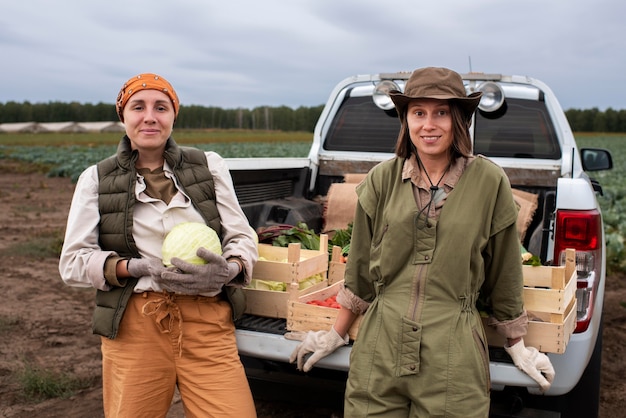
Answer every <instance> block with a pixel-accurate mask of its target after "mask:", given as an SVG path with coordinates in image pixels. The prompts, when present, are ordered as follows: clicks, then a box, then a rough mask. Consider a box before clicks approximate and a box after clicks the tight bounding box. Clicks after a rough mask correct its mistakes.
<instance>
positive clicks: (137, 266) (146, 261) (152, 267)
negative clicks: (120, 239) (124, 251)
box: [126, 258, 167, 281]
mask: <svg viewBox="0 0 626 418" xmlns="http://www.w3.org/2000/svg"><path fill="white" fill-rule="evenodd" d="M126 269H127V270H128V274H130V275H131V276H132V277H136V278H141V277H146V276H148V277H151V278H152V279H153V280H155V281H156V280H160V279H161V273H163V272H164V271H166V270H167V267H165V266H164V265H163V262H162V261H161V260H158V259H156V258H131V259H130V260H128V263H127V264H126Z"/></svg>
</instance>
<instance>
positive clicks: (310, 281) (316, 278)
mask: <svg viewBox="0 0 626 418" xmlns="http://www.w3.org/2000/svg"><path fill="white" fill-rule="evenodd" d="M323 280H324V276H323V275H322V273H317V274H315V275H313V276H311V277H307V278H306V279H304V280H302V281H301V282H300V283H298V288H299V289H300V290H303V289H306V288H308V287H311V286H313V285H315V284H317V283H319V282H321V281H323Z"/></svg>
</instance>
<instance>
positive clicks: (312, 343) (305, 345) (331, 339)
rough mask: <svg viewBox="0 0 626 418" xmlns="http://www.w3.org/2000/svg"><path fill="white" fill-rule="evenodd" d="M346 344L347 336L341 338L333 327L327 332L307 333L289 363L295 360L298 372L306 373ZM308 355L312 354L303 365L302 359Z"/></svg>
mask: <svg viewBox="0 0 626 418" xmlns="http://www.w3.org/2000/svg"><path fill="white" fill-rule="evenodd" d="M346 344H348V335H346V336H345V337H343V338H342V337H341V335H339V334H338V333H337V331H335V328H334V327H331V328H330V330H329V331H309V332H308V333H307V334H306V336H305V337H304V340H303V341H302V342H301V343H300V344H298V346H297V347H296V349H295V350H293V353H291V356H290V357H289V362H290V363H293V362H294V361H296V359H297V360H298V363H297V368H298V370H302V371H304V372H308V371H309V370H311V368H313V365H314V364H315V363H317V362H318V361H319V360H320V359H321V358H323V357H326V356H327V355H329V354H330V353H332V352H333V351H335V350H336V349H338V348H339V347H341V346H344V345H346ZM308 353H313V354H312V355H311V357H309V359H308V360H307V361H306V363H305V362H304V357H305V356H306V355H307V354H308Z"/></svg>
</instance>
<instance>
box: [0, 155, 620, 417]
mask: <svg viewBox="0 0 626 418" xmlns="http://www.w3.org/2000/svg"><path fill="white" fill-rule="evenodd" d="M20 167H21V166H19V165H17V164H14V163H10V162H7V161H5V160H0V266H1V267H0V292H1V295H2V303H0V417H5V418H26V417H28V418H31V417H64V418H73V417H76V418H83V417H90V418H92V417H96V418H97V417H102V408H101V403H102V391H101V389H102V387H101V383H100V377H101V370H100V367H101V362H100V350H99V338H98V337H96V336H94V335H92V334H91V324H90V322H91V312H92V306H93V291H92V290H88V289H76V288H70V287H68V286H66V285H65V284H64V283H63V282H62V281H61V279H60V277H59V273H58V268H57V267H58V264H57V258H55V256H53V255H49V254H46V253H45V250H46V248H51V247H54V246H55V245H59V244H60V241H61V239H62V234H63V230H64V227H65V221H66V216H67V211H68V209H69V204H70V200H71V196H72V193H73V188H74V187H73V184H72V183H71V182H70V180H68V179H64V178H47V177H45V176H44V175H41V174H33V173H23V172H20V171H21V169H20ZM39 246H41V247H44V248H43V249H42V250H41V254H40V255H35V256H33V255H32V254H26V255H24V254H25V250H24V248H31V249H32V248H36V247H39ZM29 251H31V252H32V250H29ZM604 316H605V328H604V349H603V367H602V386H601V398H602V399H601V407H600V416H601V417H602V418H614V417H621V416H624V415H623V414H624V411H625V410H626V383H625V382H624V380H625V378H626V367H625V365H626V277H623V276H613V277H608V279H607V285H606V297H605V304H604ZM25 367H31V368H36V369H42V370H52V371H55V372H60V373H66V374H67V375H71V376H74V377H76V378H78V379H80V381H81V382H84V388H83V389H80V390H78V391H77V392H76V393H75V394H74V395H72V396H71V397H69V398H53V399H48V400H40V401H37V400H33V399H29V398H28V397H27V396H25V395H24V393H23V391H22V389H21V387H22V386H21V384H20V380H19V379H18V376H20V373H21V372H22V371H23V370H24V369H25ZM257 405H258V414H259V418H265V417H303V418H305V417H315V416H317V417H324V416H326V417H331V416H333V412H332V411H330V410H326V409H323V408H320V409H315V408H311V407H310V406H298V405H289V404H282V403H275V402H266V401H264V400H261V399H257ZM335 416H338V415H336V414H335ZM168 417H169V418H179V417H183V412H182V405H181V403H180V401H179V400H176V399H175V400H174V402H173V405H172V409H171V410H170V413H169V415H168Z"/></svg>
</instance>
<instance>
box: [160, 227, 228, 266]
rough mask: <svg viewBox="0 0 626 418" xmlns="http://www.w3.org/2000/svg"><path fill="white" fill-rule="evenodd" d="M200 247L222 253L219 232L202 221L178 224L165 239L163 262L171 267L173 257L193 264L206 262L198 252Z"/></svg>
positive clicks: (162, 250)
mask: <svg viewBox="0 0 626 418" xmlns="http://www.w3.org/2000/svg"><path fill="white" fill-rule="evenodd" d="M200 247H204V248H206V249H207V250H209V251H211V252H214V253H215V254H218V255H222V243H221V242H220V238H219V236H218V235H217V232H215V230H213V229H212V228H211V227H209V226H208V225H205V224H203V223H200V222H183V223H181V224H178V225H176V226H175V227H174V228H172V230H171V231H170V232H169V233H168V234H167V236H166V237H165V239H164V240H163V247H162V249H161V252H162V257H163V264H164V265H166V266H168V267H170V266H171V265H172V262H171V260H172V258H173V257H178V258H180V259H181V260H183V261H186V262H187V263H191V264H206V261H205V260H204V259H202V258H201V257H198V255H197V254H196V252H197V251H198V248H200Z"/></svg>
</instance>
